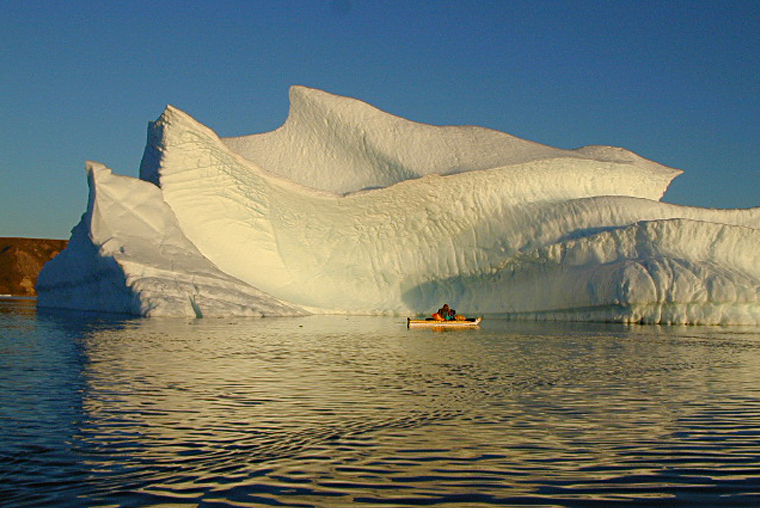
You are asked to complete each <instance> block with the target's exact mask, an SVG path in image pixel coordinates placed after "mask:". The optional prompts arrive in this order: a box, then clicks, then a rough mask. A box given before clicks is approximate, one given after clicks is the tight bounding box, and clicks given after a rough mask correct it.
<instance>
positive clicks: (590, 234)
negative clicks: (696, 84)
mask: <svg viewBox="0 0 760 508" xmlns="http://www.w3.org/2000/svg"><path fill="white" fill-rule="evenodd" d="M290 99H291V110H290V114H289V116H288V119H287V121H286V122H285V123H284V125H283V126H282V127H280V128H279V129H277V130H275V131H273V132H268V133H263V134H255V135H251V136H244V137H238V138H220V137H219V136H217V135H216V134H215V133H214V132H213V131H212V130H211V129H209V128H208V127H206V126H204V125H202V124H200V123H198V122H197V121H196V120H194V119H193V118H192V117H190V116H189V115H187V114H186V113H183V112H182V111H180V110H178V109H176V108H173V107H171V106H169V107H167V108H166V110H165V111H164V112H163V114H162V115H161V117H160V118H159V119H158V120H157V121H155V122H152V123H151V125H150V128H149V133H148V143H147V146H146V149H145V153H144V155H143V161H142V164H141V168H140V178H139V179H137V178H131V177H126V176H117V175H114V174H112V172H111V171H110V170H109V169H108V168H106V167H104V166H102V165H100V164H96V163H88V166H87V172H88V181H89V184H90V199H89V203H88V207H87V211H86V212H85V214H84V215H83V217H82V221H81V223H80V224H79V225H78V226H76V227H75V228H74V230H73V232H72V239H71V242H70V244H69V247H68V248H67V249H66V250H65V251H64V252H63V253H62V254H61V255H59V256H58V257H57V258H55V259H54V260H53V261H51V262H50V263H48V264H47V265H46V266H45V268H44V269H43V271H42V273H41V274H40V277H39V280H38V285H37V291H38V294H39V296H38V305H40V306H53V307H68V308H77V309H88V310H98V311H116V312H129V313H133V314H138V315H145V316H154V315H189V316H200V315H209V316H210V315H297V314H301V313H306V312H311V313H356V314H406V313H419V312H429V311H431V310H433V309H435V308H437V307H438V306H439V305H440V303H441V302H444V301H446V302H448V303H449V304H450V305H452V306H453V307H455V308H457V309H459V310H460V311H463V312H466V313H468V314H500V315H507V316H510V317H516V318H518V317H521V318H530V319H566V320H602V321H622V322H643V323H690V324H758V323H760V261H758V260H760V208H753V209H748V210H713V209H700V208H692V207H683V206H676V205H671V204H666V203H663V202H661V201H659V200H660V198H661V197H662V196H663V194H664V193H665V190H666V189H667V186H668V185H669V184H670V182H671V180H672V179H673V178H674V177H676V176H677V175H678V174H680V171H678V170H675V169H672V168H668V167H666V166H662V165H660V164H657V163H655V162H652V161H649V160H646V159H644V158H642V157H639V156H638V155H635V154H633V153H632V152H629V151H627V150H624V149H621V148H614V147H603V146H589V147H583V148H580V149H577V150H562V149H557V148H552V147H548V146H544V145H540V144H537V143H533V142H530V141H525V140H522V139H519V138H516V137H514V136H511V135H509V134H505V133H502V132H497V131H493V130H490V129H485V128H480V127H472V126H457V127H451V126H448V127H436V126H430V125H424V124H419V123H415V122H411V121H408V120H405V119H402V118H399V117H396V116H393V115H390V114H387V113H384V112H382V111H379V110H377V109H376V108H373V107H372V106H370V105H368V104H366V103H363V102H361V101H357V100H354V99H350V98H346V97H339V96H335V95H331V94H328V93H326V92H322V91H319V90H314V89H309V88H304V87H293V88H291V90H290Z"/></svg>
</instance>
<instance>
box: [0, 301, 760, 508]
mask: <svg viewBox="0 0 760 508" xmlns="http://www.w3.org/2000/svg"><path fill="white" fill-rule="evenodd" d="M0 505H2V506H14V507H16V506H18V507H24V506H62V507H67V506H72V507H73V506H77V507H78V506H92V507H98V506H102V507H140V506H173V507H196V506H197V507H200V506H203V507H246V506H298V507H309V506H317V507H347V506H373V507H377V506H399V507H403V506H421V505H422V506H430V505H444V506H450V507H464V506H466V507H481V506H494V505H510V506H532V507H536V506H545V507H558V506H559V507H586V506H590V507H591V506H593V507H615V506H626V507H631V506H634V507H637V506H661V507H695V506H709V507H729V506H747V507H750V506H752V507H756V506H760V331H758V330H757V329H747V328H741V327H732V328H715V327H655V326H623V325H611V324H610V325H600V324H558V323H519V322H509V321H503V320H498V319H486V320H484V321H483V323H482V325H481V327H480V328H479V329H475V330H454V331H448V332H441V331H434V330H414V329H413V330H408V329H406V325H405V321H404V319H403V318H401V317H353V316H312V317H306V318H264V319H239V318H235V319H135V318H129V317H119V316H104V315H87V314H82V313H71V312H50V311H47V312H43V311H42V310H40V311H37V310H36V309H35V305H34V300H19V299H0Z"/></svg>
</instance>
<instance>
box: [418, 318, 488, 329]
mask: <svg viewBox="0 0 760 508" xmlns="http://www.w3.org/2000/svg"><path fill="white" fill-rule="evenodd" d="M481 321H483V318H482V317H477V318H471V319H467V320H465V321H434V320H432V319H412V318H406V327H407V328H475V327H476V326H478V325H479V324H480V322H481Z"/></svg>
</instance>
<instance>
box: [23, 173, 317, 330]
mask: <svg viewBox="0 0 760 508" xmlns="http://www.w3.org/2000/svg"><path fill="white" fill-rule="evenodd" d="M87 177H88V182H89V185H90V196H89V201H88V206H87V211H86V212H85V213H84V215H83V216H82V220H81V221H80V223H79V224H78V225H77V226H76V227H75V228H74V229H73V230H72V235H71V240H70V241H69V245H68V247H67V248H66V249H65V250H64V251H62V252H61V254H59V255H58V256H57V257H55V258H54V259H53V260H51V261H50V262H49V263H47V264H46V265H45V266H44V268H43V270H42V272H41V273H40V276H39V278H38V281H37V290H38V291H39V296H38V299H37V303H38V305H39V306H41V307H60V308H68V309H78V310H91V311H105V312H114V313H124V314H134V315H142V316H196V317H202V316H225V315H243V316H266V315H276V316H280V315H302V314H305V312H304V311H303V309H299V308H298V307H295V306H292V305H289V304H286V303H283V302H281V301H279V300H278V299H276V298H274V297H272V296H271V295H267V294H265V293H263V292H261V291H259V290H257V289H256V288H253V287H251V286H250V285H248V284H246V283H244V282H242V281H239V280H236V279H235V278H233V277H230V276H229V275H227V274H225V273H223V272H221V271H220V270H219V269H218V268H216V267H215V266H214V265H213V264H212V263H211V262H210V261H209V260H208V259H206V258H204V257H203V256H202V255H201V254H200V252H199V251H198V249H197V248H196V247H195V246H194V245H193V244H192V243H191V242H189V241H188V240H187V239H186V238H185V236H184V235H183V234H182V231H181V230H180V229H179V225H178V224H177V220H176V218H175V217H174V214H173V212H172V211H171V209H170V208H169V207H168V206H167V205H166V203H164V201H163V199H162V198H161V191H160V189H158V188H157V187H155V186H154V185H151V184H150V183H147V182H144V181H142V180H138V179H136V178H130V177H126V176H118V175H114V174H113V173H112V172H111V170H110V169H108V168H106V167H105V166H103V165H102V164H98V163H95V162H89V163H88V164H87Z"/></svg>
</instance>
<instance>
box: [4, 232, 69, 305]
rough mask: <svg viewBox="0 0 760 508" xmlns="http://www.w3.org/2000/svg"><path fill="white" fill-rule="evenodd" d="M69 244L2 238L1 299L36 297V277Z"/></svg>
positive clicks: (56, 241)
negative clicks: (8, 296)
mask: <svg viewBox="0 0 760 508" xmlns="http://www.w3.org/2000/svg"><path fill="white" fill-rule="evenodd" d="M67 243H68V242H67V241H66V240H45V239H39V238H0V295H13V296H36V295H37V291H36V290H35V289H34V286H35V284H36V283H37V275H39V273H40V270H42V267H43V266H44V264H45V263H47V262H48V261H50V260H51V259H53V258H54V257H55V256H56V255H58V253H59V252H61V251H62V250H63V249H65V248H66V244H67Z"/></svg>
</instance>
